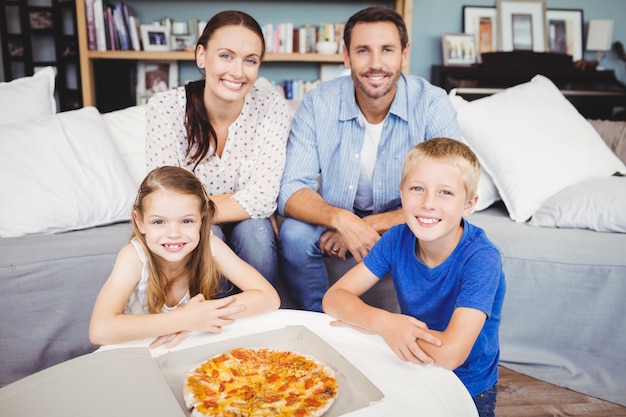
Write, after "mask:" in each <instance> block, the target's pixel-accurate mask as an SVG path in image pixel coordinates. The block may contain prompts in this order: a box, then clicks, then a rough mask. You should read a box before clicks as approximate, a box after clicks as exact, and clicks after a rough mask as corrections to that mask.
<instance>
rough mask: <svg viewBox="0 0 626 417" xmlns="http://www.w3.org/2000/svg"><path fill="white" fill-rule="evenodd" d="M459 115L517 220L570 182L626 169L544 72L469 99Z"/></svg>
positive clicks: (465, 132)
mask: <svg viewBox="0 0 626 417" xmlns="http://www.w3.org/2000/svg"><path fill="white" fill-rule="evenodd" d="M458 119H459V125H460V127H461V131H462V132H463V138H464V140H466V141H467V143H468V144H469V145H470V146H471V148H472V149H473V150H474V152H476V155H477V156H478V158H479V160H480V162H481V165H482V166H483V168H484V169H485V171H487V174H489V176H490V177H491V178H492V179H493V182H494V183H495V185H496V187H497V188H498V192H499V194H500V196H501V197H502V200H503V201H504V204H505V205H506V208H507V210H508V212H509V216H510V218H511V219H513V220H514V221H516V222H525V221H527V220H528V219H529V218H530V217H531V216H532V215H533V213H534V212H535V211H537V209H539V207H541V205H542V204H543V202H544V201H546V200H547V199H548V198H549V197H551V196H552V195H554V194H556V193H557V192H559V191H561V190H563V189H564V188H566V187H567V186H570V185H573V184H576V183H578V182H580V181H582V180H584V179H587V178H591V177H600V176H610V175H612V174H613V173H615V172H617V171H619V172H626V166H624V163H622V162H621V161H620V160H619V158H618V157H617V156H616V155H615V154H614V153H613V152H611V150H610V149H609V148H608V147H607V146H606V144H605V143H604V141H603V140H602V138H601V137H600V136H599V134H598V132H597V131H596V130H595V129H594V128H593V126H591V124H590V123H589V122H588V121H587V120H586V119H585V118H584V117H583V116H581V115H580V113H578V111H577V110H576V108H575V107H574V106H573V105H572V104H571V103H570V102H569V101H568V100H567V99H566V98H565V97H564V96H563V94H562V93H561V92H560V91H559V89H558V88H557V87H556V86H555V85H554V84H553V83H552V82H551V81H550V80H549V79H547V78H546V77H544V76H541V75H537V76H535V77H534V78H533V79H532V80H531V81H529V82H527V83H524V84H520V85H517V86H515V87H511V88H509V89H507V90H505V91H503V92H500V93H497V94H494V95H492V96H489V97H485V98H481V99H478V100H474V101H471V102H469V103H467V104H466V105H464V106H463V107H462V108H461V111H460V112H459V114H458Z"/></svg>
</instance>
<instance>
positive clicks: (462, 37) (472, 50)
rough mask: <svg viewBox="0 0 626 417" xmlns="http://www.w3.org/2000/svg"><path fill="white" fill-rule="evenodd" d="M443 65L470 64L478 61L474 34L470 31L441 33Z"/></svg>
mask: <svg viewBox="0 0 626 417" xmlns="http://www.w3.org/2000/svg"><path fill="white" fill-rule="evenodd" d="M441 49H442V55H443V65H444V66H470V65H474V64H476V63H477V62H478V54H477V50H476V36H475V35H474V34H472V33H444V34H442V35H441Z"/></svg>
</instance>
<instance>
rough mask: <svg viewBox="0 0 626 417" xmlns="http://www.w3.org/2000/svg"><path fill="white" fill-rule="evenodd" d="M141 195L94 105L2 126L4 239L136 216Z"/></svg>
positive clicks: (0, 231) (0, 225)
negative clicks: (135, 207)
mask: <svg viewBox="0 0 626 417" xmlns="http://www.w3.org/2000/svg"><path fill="white" fill-rule="evenodd" d="M135 194H136V187H135V184H134V183H133V180H132V178H131V177H130V174H129V173H128V170H127V169H126V166H125V165H124V162H123V161H122V158H121V156H120V154H119V151H118V150H117V148H116V147H115V144H114V143H113V140H112V139H111V137H110V136H109V133H108V131H107V129H106V125H105V123H104V120H103V119H102V116H101V115H100V113H99V112H98V110H96V109H95V108H93V107H85V108H83V109H80V110H74V111H69V112H64V113H59V114H57V115H54V116H50V117H46V118H43V119H39V120H32V121H28V122H18V123H13V124H10V125H4V126H0V196H1V197H0V198H1V199H2V204H0V237H12V236H21V235H25V234H31V233H53V232H61V231H68V230H77V229H84V228H89V227H93V226H99V225H104V224H109V223H115V222H119V221H124V220H130V214H131V209H132V204H133V201H134V198H135Z"/></svg>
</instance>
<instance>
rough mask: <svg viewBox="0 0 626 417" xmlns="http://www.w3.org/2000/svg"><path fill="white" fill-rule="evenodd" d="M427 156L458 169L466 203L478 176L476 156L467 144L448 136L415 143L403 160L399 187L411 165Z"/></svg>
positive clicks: (475, 185)
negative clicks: (463, 186) (461, 178)
mask: <svg viewBox="0 0 626 417" xmlns="http://www.w3.org/2000/svg"><path fill="white" fill-rule="evenodd" d="M427 158H431V159H436V160H438V161H442V162H447V163H449V164H450V165H452V166H454V167H456V168H458V169H459V171H460V172H461V176H462V177H463V184H464V185H465V192H466V194H467V195H466V197H465V202H466V203H467V202H468V201H469V200H470V199H471V198H472V197H473V196H474V195H475V194H476V191H477V190H478V179H479V178H480V163H479V162H478V158H477V157H476V154H474V152H473V151H472V150H471V149H470V147H469V146H467V145H466V144H464V143H462V142H459V141H458V140H454V139H450V138H433V139H428V140H425V141H424V142H421V143H419V144H417V145H415V146H414V147H413V149H411V151H410V152H409V153H408V155H407V156H406V159H405V160H404V165H403V166H402V179H401V180H400V188H402V187H404V183H405V181H406V178H407V175H408V172H409V170H410V169H411V168H412V167H413V165H415V164H416V163H417V162H420V161H423V160H424V159H427Z"/></svg>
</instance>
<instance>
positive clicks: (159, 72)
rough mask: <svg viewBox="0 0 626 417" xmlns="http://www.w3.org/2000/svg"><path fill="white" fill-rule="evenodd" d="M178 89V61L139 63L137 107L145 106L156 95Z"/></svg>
mask: <svg viewBox="0 0 626 417" xmlns="http://www.w3.org/2000/svg"><path fill="white" fill-rule="evenodd" d="M174 87H178V63H177V62H176V61H138V62H137V89H136V91H137V105H140V104H145V103H146V102H147V101H148V99H149V98H150V97H152V96H153V95H154V94H155V93H159V92H161V91H167V90H169V89H170V88H174Z"/></svg>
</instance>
